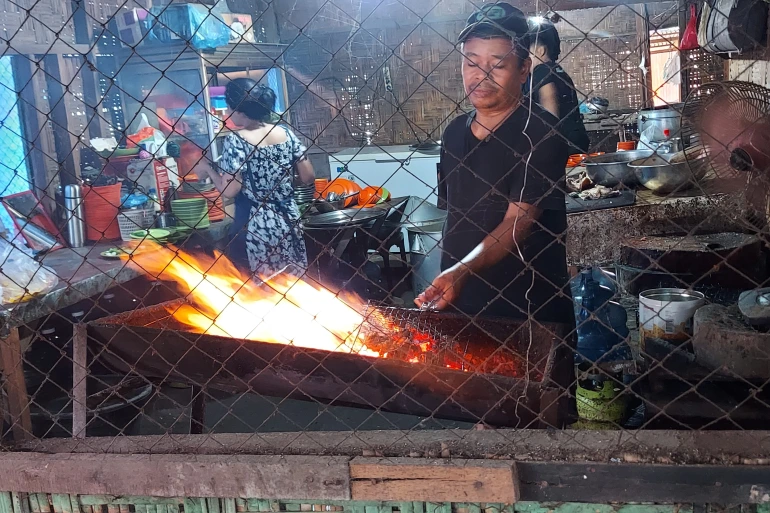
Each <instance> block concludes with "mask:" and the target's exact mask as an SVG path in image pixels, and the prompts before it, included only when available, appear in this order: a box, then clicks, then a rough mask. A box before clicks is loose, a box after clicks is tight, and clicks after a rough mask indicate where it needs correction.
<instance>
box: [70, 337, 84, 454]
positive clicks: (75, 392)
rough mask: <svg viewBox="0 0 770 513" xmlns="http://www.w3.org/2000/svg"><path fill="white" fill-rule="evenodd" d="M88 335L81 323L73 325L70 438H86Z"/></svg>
mask: <svg viewBox="0 0 770 513" xmlns="http://www.w3.org/2000/svg"><path fill="white" fill-rule="evenodd" d="M87 358H88V335H87V332H86V325H85V324H84V323H82V322H79V323H77V324H75V326H74V333H73V335H72V437H73V438H77V439H83V438H85V437H86V424H87V422H88V406H87V404H86V401H87V399H88V392H87V390H86V382H87V379H86V377H87V376H88V362H87Z"/></svg>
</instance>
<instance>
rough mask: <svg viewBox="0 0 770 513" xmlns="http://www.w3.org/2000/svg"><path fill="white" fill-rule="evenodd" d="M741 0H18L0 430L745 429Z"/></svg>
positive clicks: (759, 283) (755, 273)
mask: <svg viewBox="0 0 770 513" xmlns="http://www.w3.org/2000/svg"><path fill="white" fill-rule="evenodd" d="M588 4H590V5H588ZM746 4H747V5H745V6H744V5H743V4H742V3H741V2H738V4H737V7H730V9H732V10H728V12H723V10H724V9H728V8H727V7H725V5H726V4H725V3H724V2H713V3H712V2H709V3H705V4H701V3H694V4H689V3H676V2H656V3H650V4H622V5H608V3H607V2H596V3H591V2H588V3H584V2H570V1H568V0H563V1H561V2H558V3H555V4H553V5H550V4H549V3H547V2H545V1H536V2H534V3H531V2H530V3H523V4H520V5H517V7H519V8H520V9H521V10H522V11H523V12H524V13H525V14H526V15H527V16H537V17H539V18H538V21H539V23H540V24H541V25H540V27H541V28H540V30H535V31H532V28H531V27H532V25H531V23H532V21H531V20H530V22H529V23H530V28H529V30H530V32H529V34H525V32H526V30H524V31H521V30H520V31H519V32H518V33H516V34H515V35H516V37H515V38H514V39H513V40H511V39H510V38H500V37H491V36H490V34H491V35H495V34H497V33H496V32H494V31H495V30H499V29H500V27H501V26H503V25H504V26H505V28H506V30H507V31H508V32H505V34H508V35H509V34H510V33H511V30H512V29H511V27H516V26H518V27H521V20H519V22H515V21H511V20H512V19H513V18H511V16H513V17H514V18H515V16H516V15H515V13H514V14H510V13H509V12H508V11H507V10H506V8H503V7H501V6H499V5H496V6H493V7H492V8H490V7H489V5H490V4H483V3H481V2H476V1H472V0H444V1H434V2H426V3H424V4H419V5H417V4H416V3H414V2H405V1H402V0H357V1H349V0H336V1H328V0H313V1H303V2H297V1H293V0H273V1H272V2H266V1H262V0H254V1H236V0H233V1H232V2H219V3H216V4H214V5H212V4H210V3H206V4H188V3H178V2H172V3H168V4H164V3H154V4H152V5H145V4H140V3H134V2H128V3H121V4H119V5H116V4H114V3H110V2H108V1H105V2H100V1H98V0H93V1H89V2H73V3H71V4H66V5H65V4H62V5H58V4H57V5H56V6H53V7H52V6H49V5H48V2H45V1H43V0H40V1H36V2H26V3H22V2H17V1H14V0H9V1H8V2H6V12H7V13H8V15H9V17H8V20H9V21H6V22H4V25H3V30H4V33H3V36H2V37H3V39H4V42H5V43H6V45H5V47H4V52H3V57H2V66H0V75H2V77H1V78H2V80H0V83H2V86H3V89H2V91H0V96H2V101H3V110H2V114H3V116H4V118H3V124H2V127H0V130H2V134H3V135H2V140H0V145H1V146H2V150H3V151H5V152H8V151H11V152H13V151H12V150H14V149H19V148H23V158H22V159H19V158H17V153H18V152H15V153H13V155H10V154H9V155H6V154H3V155H4V156H3V157H2V162H0V165H2V167H3V169H7V170H8V171H7V172H6V171H3V170H0V179H2V181H1V182H0V183H1V184H2V186H3V187H4V188H5V189H4V192H3V195H4V199H3V204H4V206H5V209H4V211H5V212H6V213H7V214H8V220H9V222H7V223H6V230H5V234H4V242H3V247H4V251H3V263H2V266H1V269H2V294H3V298H2V299H3V302H4V306H3V308H2V316H3V328H2V330H3V331H2V340H0V369H2V379H3V388H2V390H3V393H2V401H0V426H2V427H1V428H0V433H1V434H2V442H3V444H8V445H9V446H10V445H12V444H14V443H16V444H18V443H22V442H25V441H26V443H27V447H32V448H34V447H36V445H35V444H37V443H42V441H41V439H45V438H56V437H75V438H78V439H86V442H84V443H88V442H87V441H88V440H92V439H95V438H96V437H110V438H112V437H131V436H138V435H162V434H187V433H193V434H206V435H210V436H212V437H215V436H216V435H219V434H222V433H244V434H249V435H252V437H253V438H252V440H264V441H265V443H268V441H269V440H272V439H271V438H270V435H269V434H270V433H271V432H295V433H298V434H299V433H301V434H302V436H304V437H307V439H309V440H314V442H315V444H317V445H318V444H320V445H324V444H325V442H324V440H331V439H327V438H323V437H320V436H318V437H316V436H315V435H314V433H315V432H321V431H338V432H340V434H338V435H335V438H334V442H333V443H332V442H331V441H329V442H328V443H329V445H328V446H326V445H324V447H323V450H328V451H332V452H333V451H334V450H335V448H338V447H341V446H343V445H345V444H346V443H348V442H350V441H356V440H358V441H361V444H363V445H361V447H359V449H361V450H363V451H364V453H367V452H371V453H372V454H375V453H376V454H383V453H385V454H387V453H388V450H389V448H390V447H391V446H392V447H395V446H397V444H398V441H399V440H400V439H401V438H402V437H403V436H404V435H414V434H416V433H417V432H418V431H425V430H445V432H446V433H459V432H460V431H457V430H468V429H494V430H497V431H498V432H499V433H500V434H501V436H502V437H503V438H505V437H511V440H514V439H517V438H516V437H518V436H520V432H519V431H510V430H509V429H510V428H515V429H517V430H521V429H525V430H530V429H531V430H535V429H542V428H551V429H559V430H564V433H565V434H566V435H569V434H570V433H573V434H574V439H575V440H579V431H580V430H589V431H591V430H623V431H625V432H627V433H628V434H630V436H631V437H632V438H633V437H634V436H636V435H635V433H639V432H640V430H660V429H667V430H683V431H692V430H727V431H743V430H754V429H763V428H764V427H765V426H766V425H767V422H768V419H770V395H768V390H767V388H766V384H767V381H768V379H770V365H768V361H770V360H769V359H768V352H767V350H766V349H765V345H766V340H767V338H768V335H767V332H766V329H765V327H766V325H767V319H768V317H770V316H768V313H767V312H768V310H767V309H768V305H767V302H768V300H767V296H766V295H765V293H764V291H763V290H762V289H763V287H765V286H766V280H767V278H768V266H767V262H766V254H767V248H766V226H767V223H766V221H767V199H766V198H767V196H766V195H767V191H768V188H767V184H766V175H767V171H768V170H769V167H768V164H770V158H769V157H768V153H767V151H768V150H767V148H768V146H767V145H766V143H767V141H768V140H770V130H768V126H767V119H768V113H769V112H770V109H769V108H768V105H770V92H768V90H767V89H765V88H764V87H767V86H768V84H770V82H768V79H769V78H770V71H769V69H770V68H768V61H767V60H763V59H765V58H767V55H768V53H767V38H766V32H767V18H768V13H767V11H768V4H767V3H765V2H762V1H759V0H758V1H754V2H747V3H746ZM730 5H731V6H732V3H731V4H730ZM482 7H483V8H484V10H482V11H479V9H482ZM691 7H692V8H693V9H694V11H693V12H695V16H696V17H695V18H691V16H692V14H691V11H690V8H691ZM496 9H502V11H503V14H500V13H498V11H497V10H496ZM477 12H481V14H479V15H474V13H477ZM554 14H557V16H554ZM11 15H13V16H11ZM728 15H729V19H730V22H729V23H728V22H727V19H728V18H727V16H728ZM469 16H476V17H475V18H471V19H470V21H468V19H469ZM741 16H742V18H738V17H741ZM546 17H547V18H546ZM734 19H740V20H743V21H742V22H740V23H739V22H738V21H734ZM554 20H555V23H554V26H555V27H556V29H557V30H558V32H559V37H560V39H561V43H560V54H559V52H556V54H553V53H551V52H552V48H553V46H552V44H551V46H550V47H549V46H548V44H549V43H548V40H547V39H546V38H547V32H546V30H545V29H543V28H542V27H545V26H548V24H549V23H551V22H552V21H554ZM760 22H761V23H760ZM468 23H479V25H473V26H472V27H471V30H470V36H469V37H468V39H465V40H464V41H463V42H458V41H459V38H460V34H461V33H462V32H463V30H464V29H465V28H466V25H467V24H468ZM517 23H518V25H517ZM524 23H525V25H524V27H525V29H527V23H526V21H524ZM506 24H507V25H506ZM484 30H487V31H488V32H484ZM693 30H694V31H695V32H691V31H693ZM514 32H515V31H514ZM479 35H481V36H483V37H479ZM693 37H694V38H695V40H696V42H695V44H694V47H691V48H689V49H687V50H685V49H683V48H681V45H682V44H683V43H684V42H688V45H689V44H690V41H692V38H693ZM540 38H543V39H540ZM512 41H513V43H512ZM544 41H545V42H544ZM551 43H552V42H551ZM543 48H545V50H543V51H541V49H543ZM501 49H502V50H501ZM503 50H505V51H503ZM530 51H531V52H532V56H533V57H532V59H533V60H534V62H533V61H532V60H530ZM739 51H740V52H739ZM501 52H502V53H501ZM727 52H730V53H732V54H733V59H731V60H723V57H720V56H717V55H715V53H727ZM549 56H551V57H553V59H552V60H553V61H557V60H558V62H560V63H561V67H560V68H557V67H555V66H554V63H553V62H549V59H548V57H549ZM538 58H539V59H541V60H542V61H543V62H540V61H538V60H537V59H538ZM530 65H531V67H535V69H536V71H535V72H534V73H535V75H534V76H535V77H541V78H542V76H545V77H546V78H547V80H546V81H545V82H543V83H542V84H535V86H534V87H530V85H531V82H529V81H528V80H529V79H528V78H527V77H528V74H529V71H530ZM538 67H539V68H540V71H539V72H538V71H537V68H538ZM543 70H549V71H550V72H551V74H550V75H549V74H548V73H546V74H544V75H542V76H541V74H542V71H543ZM553 77H555V78H553ZM565 77H571V78H569V81H567V79H566V78H565ZM709 84H721V85H717V86H713V85H709ZM533 89H534V90H535V91H536V94H530V91H531V90H533ZM573 91H574V93H575V94H574V96H573V94H572V92H573ZM536 96H537V98H535V97H536ZM538 101H539V102H540V103H541V104H542V106H541V105H539V104H538ZM6 104H7V105H6ZM554 105H556V107H555V109H554V107H553V106H554ZM653 107H657V108H653ZM474 108H475V109H476V110H474ZM551 111H552V112H555V113H556V114H557V115H558V117H557V116H554V115H552V114H551V113H550V112H551ZM565 120H566V121H565ZM580 126H584V127H585V128H586V131H585V134H586V138H587V140H588V142H587V143H586V144H587V146H585V147H583V148H581V149H580V151H578V150H569V149H568V147H569V146H570V145H571V146H575V144H576V143H575V139H574V138H573V133H572V132H571V131H570V130H573V129H574V130H578V128H579V127H580ZM634 148H635V149H634ZM623 149H625V150H633V151H634V153H631V152H628V151H627V152H620V151H619V150H623ZM14 151H15V150H14ZM578 153H579V154H578ZM631 157H633V158H631ZM586 159H587V160H586ZM639 159H641V160H639ZM632 160H633V161H635V162H634V163H633V165H629V164H628V163H629V162H630V161H632ZM17 182H18V183H23V184H24V187H20V188H19V189H18V190H17V189H14V188H13V184H16V183H17ZM9 184H11V185H9ZM25 191H26V192H25ZM17 192H20V193H21V194H17V195H11V194H10V193H17ZM330 193H333V194H334V196H330ZM418 304H419V305H420V306H419V307H418V306H417V305H418ZM372 430H386V431H388V432H390V433H392V444H390V443H385V442H383V440H385V438H382V439H378V442H377V445H376V446H375V445H374V442H372V446H371V447H369V446H367V444H366V443H365V442H364V441H365V440H367V438H366V437H367V436H368V435H367V434H366V432H367V431H372ZM517 433H519V434H517ZM298 436H299V435H298ZM378 436H379V435H378ZM383 436H384V435H383ZM458 436H459V435H458ZM340 437H342V438H340ZM103 439H104V438H103ZM212 439H213V438H212ZM117 440H118V439H116V443H120V442H118V441H117ZM346 440H347V442H346ZM578 443H579V442H578ZM444 450H446V449H444V448H439V449H438V450H437V453H436V455H442V452H443V451H444ZM447 452H448V450H447ZM674 452H675V451H674ZM674 452H672V454H674ZM492 456H494V454H492V455H490V457H492Z"/></svg>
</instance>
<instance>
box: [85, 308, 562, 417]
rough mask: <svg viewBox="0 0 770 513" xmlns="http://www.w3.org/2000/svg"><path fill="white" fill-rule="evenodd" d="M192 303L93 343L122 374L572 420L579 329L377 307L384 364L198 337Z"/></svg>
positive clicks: (119, 324) (114, 327) (94, 328)
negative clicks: (180, 316)
mask: <svg viewBox="0 0 770 513" xmlns="http://www.w3.org/2000/svg"><path fill="white" fill-rule="evenodd" d="M181 304H183V301H181V300H178V301H172V302H168V303H163V304H160V305H156V306H152V307H148V308H144V309H139V310H135V311H133V312H128V313H125V314H119V315H115V316H112V317H106V318H103V319H100V320H98V321H93V322H91V323H89V325H88V333H89V337H90V339H91V343H92V344H96V346H98V347H96V346H95V347H94V349H96V350H97V352H98V354H99V357H100V358H101V359H102V360H103V361H104V363H106V364H107V365H109V366H111V367H114V368H116V369H118V370H120V371H122V372H135V373H139V374H141V375H143V376H145V377H146V378H148V379H153V380H173V381H182V382H189V383H205V384H206V386H207V387H210V388H214V389H219V390H223V391H227V392H233V393H241V392H252V393H257V394H263V395H267V396H272V397H278V398H295V399H304V400H312V401H320V402H323V403H327V404H331V405H341V406H342V405H344V406H355V407H360V408H369V409H379V410H381V411H386V412H395V413H404V414H411V415H418V416H425V417H428V416H432V417H434V418H440V419H448V420H458V421H466V422H484V423H487V424H489V425H493V426H501V427H502V426H518V427H527V426H528V427H537V426H538V422H543V423H545V424H547V425H551V426H561V425H563V424H564V422H565V420H566V404H567V400H566V396H567V394H566V393H565V390H566V389H567V388H568V384H569V383H571V382H572V358H571V349H570V348H569V347H568V346H567V345H566V344H564V342H563V340H568V339H569V333H570V331H571V330H570V328H569V327H568V326H564V325H556V324H539V323H536V322H533V323H526V322H521V321H514V320H510V319H493V318H477V319H475V320H474V321H473V322H469V320H468V318H467V317H465V316H463V315H459V314H451V313H437V312H421V311H419V310H414V309H403V308H382V307H374V306H369V307H368V308H367V312H366V314H367V319H368V322H369V323H371V324H372V326H373V327H374V329H375V330H380V331H381V333H383V336H382V339H381V341H382V342H381V343H382V347H373V349H375V350H378V351H380V352H381V354H384V353H387V357H383V358H372V357H366V356H359V355H356V354H350V353H341V352H330V351H322V350H314V349H305V348H300V347H295V346H291V345H283V344H274V343H264V342H254V341H250V340H238V339H233V338H226V337H218V336H213V335H207V334H200V333H194V332H192V331H189V329H188V328H187V327H186V326H184V325H182V324H180V323H178V322H177V321H176V320H174V319H173V318H172V317H171V316H170V314H169V313H168V312H169V311H174V310H176V308H178V306H180V305H181ZM394 333H395V336H394ZM385 334H388V335H387V336H385ZM367 344H369V342H368V341H367ZM385 346H387V347H385ZM370 347H371V346H370Z"/></svg>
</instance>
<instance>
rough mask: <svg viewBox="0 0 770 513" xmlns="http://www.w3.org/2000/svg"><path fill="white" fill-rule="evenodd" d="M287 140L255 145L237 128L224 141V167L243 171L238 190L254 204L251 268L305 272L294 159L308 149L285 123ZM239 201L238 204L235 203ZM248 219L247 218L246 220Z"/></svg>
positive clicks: (250, 225) (268, 272) (250, 222)
mask: <svg viewBox="0 0 770 513" xmlns="http://www.w3.org/2000/svg"><path fill="white" fill-rule="evenodd" d="M276 129H283V130H286V135H287V140H286V141H285V142H282V143H279V144H273V145H270V146H254V145H253V144H251V143H249V142H247V141H246V140H245V139H243V137H241V136H240V135H238V134H237V133H232V134H230V135H228V136H227V138H226V139H225V141H224V145H223V151H222V158H221V159H220V160H219V166H220V168H221V169H222V170H223V171H224V172H226V173H230V174H236V173H238V172H240V173H241V177H242V186H241V192H240V194H242V195H243V197H244V198H245V200H248V203H247V202H246V201H242V202H241V204H246V207H245V208H250V211H249V215H248V218H244V216H239V215H238V214H237V213H236V218H239V217H241V218H244V221H242V222H243V223H244V224H245V226H242V227H235V228H237V229H239V230H246V254H247V256H248V261H249V267H250V268H251V271H252V272H254V273H256V274H259V275H271V274H274V273H276V272H278V271H281V270H283V269H286V270H287V271H289V272H292V273H294V274H295V275H297V276H301V275H302V274H303V273H304V272H305V270H306V269H307V251H306V250H305V241H304V239H303V238H302V229H301V227H300V224H299V218H300V215H299V209H298V208H297V204H296V202H295V201H294V189H293V187H292V179H293V176H294V164H295V163H296V162H297V160H298V159H299V158H301V157H302V155H303V154H304V153H305V151H306V148H305V147H304V146H303V145H302V143H301V142H300V141H299V139H297V137H296V136H295V135H294V134H293V133H292V132H291V131H290V130H289V129H287V128H285V127H276ZM237 204H238V203H237ZM245 219H247V220H245Z"/></svg>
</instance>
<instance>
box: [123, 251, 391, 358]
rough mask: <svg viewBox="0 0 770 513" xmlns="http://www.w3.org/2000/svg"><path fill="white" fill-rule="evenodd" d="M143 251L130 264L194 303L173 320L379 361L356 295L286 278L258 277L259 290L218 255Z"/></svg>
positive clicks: (238, 335)
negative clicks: (169, 284)
mask: <svg viewBox="0 0 770 513" xmlns="http://www.w3.org/2000/svg"><path fill="white" fill-rule="evenodd" d="M142 246H146V247H148V249H149V248H150V247H152V249H153V251H149V250H148V251H141V252H136V253H135V254H134V255H133V256H132V257H131V260H132V261H133V262H134V263H135V264H137V265H138V266H139V267H141V268H142V270H143V271H144V272H145V273H147V274H149V275H151V276H153V277H155V278H157V279H161V280H170V281H174V282H176V283H177V284H179V285H180V286H181V287H182V289H183V292H184V293H185V295H186V298H187V300H188V304H185V305H182V307H180V308H173V309H172V311H170V312H169V313H171V314H172V315H173V317H174V319H176V320H177V321H179V322H181V323H183V324H185V325H187V326H189V327H191V328H193V329H194V330H195V331H196V332H201V333H207V334H210V335H218V336H225V337H233V338H238V339H246V340H256V341H260V342H271V343H276V344H291V345H294V346H299V347H304V348H308V349H322V350H326V351H337V352H347V353H355V354H359V355H363V356H372V357H379V356H380V353H379V352H377V351H373V350H371V349H369V348H368V347H367V346H366V345H365V344H364V343H363V342H361V340H362V337H361V336H359V332H360V330H361V326H362V325H363V324H364V323H365V319H364V316H363V315H362V313H361V312H362V311H363V303H362V302H361V300H360V299H358V298H357V297H355V296H352V295H346V296H344V300H343V296H342V295H335V294H334V293H333V292H331V291H329V290H328V289H325V288H323V287H321V286H320V285H318V284H313V283H310V282H308V281H306V280H303V279H300V278H297V277H294V276H291V275H288V274H283V273H282V274H278V275H275V276H271V277H260V280H261V281H262V283H261V284H258V283H255V282H254V281H252V280H250V279H249V278H248V277H247V276H244V275H243V274H242V273H241V272H240V271H238V269H236V268H235V266H234V265H233V264H232V263H231V262H230V261H229V260H228V259H227V258H225V257H224V256H223V255H222V254H219V253H216V254H215V256H214V257H213V258H212V257H209V256H205V255H200V256H193V255H190V254H189V253H186V252H185V251H182V250H180V249H178V248H175V247H168V248H167V247H162V246H159V245H157V244H154V243H152V242H150V241H149V240H145V241H143V242H142ZM126 258H128V257H126Z"/></svg>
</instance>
